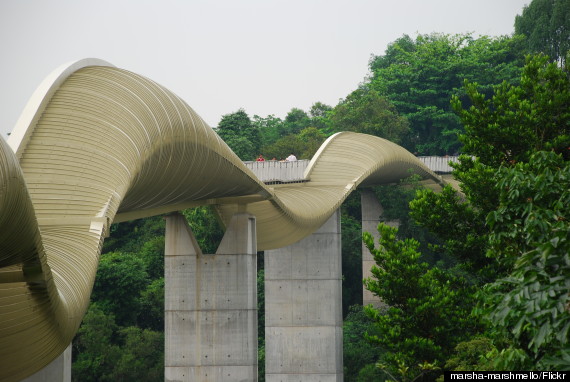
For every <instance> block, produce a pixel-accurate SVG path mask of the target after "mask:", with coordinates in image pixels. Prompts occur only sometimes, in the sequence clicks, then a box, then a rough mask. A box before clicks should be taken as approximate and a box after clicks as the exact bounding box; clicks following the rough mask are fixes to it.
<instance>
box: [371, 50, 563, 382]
mask: <svg viewBox="0 0 570 382" xmlns="http://www.w3.org/2000/svg"><path fill="white" fill-rule="evenodd" d="M466 94H467V95H468V97H469V102H468V104H467V108H463V105H462V103H461V100H460V99H459V97H454V99H453V104H454V108H455V110H456V111H457V113H458V115H459V117H460V118H461V121H462V123H463V124H464V126H465V133H464V134H462V135H461V136H460V139H461V141H462V142H463V143H464V146H463V150H464V151H465V152H466V153H467V154H469V156H468V155H464V156H462V157H461V158H460V163H459V164H458V165H456V166H455V167H456V169H455V171H454V176H455V177H456V179H457V180H459V181H460V186H461V189H462V191H463V193H464V196H463V197H461V196H460V195H459V193H458V192H457V191H455V190H453V189H452V188H451V187H446V188H444V190H443V192H441V193H435V192H433V191H430V190H420V191H418V193H417V197H416V199H415V200H414V201H412V202H411V203H410V206H411V209H412V216H413V217H414V219H415V220H416V221H417V222H418V223H420V224H422V225H424V226H425V227H427V228H429V229H430V230H431V231H432V232H434V233H436V234H437V235H438V236H439V237H440V238H441V239H442V240H443V245H442V250H444V251H446V252H447V253H448V255H449V256H452V257H456V258H457V259H458V260H459V261H460V262H458V265H457V266H456V267H454V269H451V270H450V272H448V273H445V270H443V269H441V268H440V267H433V268H428V267H427V265H426V264H421V263H418V262H417V260H418V259H419V254H418V253H417V252H416V248H417V243H415V242H413V241H412V242H406V241H404V242H400V241H397V240H395V234H394V232H393V231H391V230H390V229H389V228H388V227H385V226H380V227H379V230H380V231H381V234H382V235H383V237H382V238H381V239H380V246H379V247H378V248H374V247H373V243H372V241H371V239H370V236H366V237H365V241H366V242H367V244H368V246H369V247H370V249H371V251H372V253H373V255H374V256H375V260H376V262H377V263H378V265H379V266H378V268H377V269H375V270H374V272H373V274H374V279H371V280H369V281H367V287H368V288H369V289H370V290H372V291H373V292H374V293H375V294H377V295H378V296H380V297H382V299H383V300H384V301H386V302H387V303H388V305H389V306H390V307H389V309H388V311H387V313H385V314H382V313H380V312H378V311H376V310H374V309H372V308H368V312H369V314H370V316H371V317H373V318H374V320H375V323H376V327H377V329H378V330H380V331H381V332H382V333H384V334H383V336H382V337H379V338H378V341H379V342H380V343H381V344H382V345H383V346H384V347H386V346H393V347H394V350H393V352H391V353H390V354H388V355H383V357H381V359H384V360H385V364H384V367H385V368H386V369H387V371H388V372H390V373H391V375H395V373H396V372H398V371H399V373H400V378H401V379H403V380H405V379H409V378H415V377H417V376H419V375H422V373H425V370H426V369H432V368H433V367H434V366H437V367H444V368H452V369H453V368H455V369H457V368H459V366H458V365H463V366H462V367H465V365H466V364H469V363H470V364H471V366H470V367H472V368H473V369H475V370H485V369H495V370H497V369H500V370H528V369H541V370H560V369H561V368H562V369H565V368H567V367H568V365H569V364H568V360H569V359H570V345H569V341H568V332H569V329H570V312H569V310H568V304H569V301H570V297H569V295H568V290H569V289H568V288H569V287H570V281H569V280H570V268H569V267H568V264H570V262H569V261H570V259H569V258H568V256H569V255H568V254H569V251H568V249H569V247H568V246H569V244H568V237H569V233H570V224H569V223H568V205H569V201H570V199H569V195H570V191H569V190H570V183H569V180H568V178H569V173H568V168H569V167H570V165H569V162H568V161H569V159H570V158H569V155H568V154H569V150H570V145H569V143H570V142H569V140H568V138H569V133H570V77H569V75H568V73H567V72H566V71H565V70H563V69H561V68H559V67H558V66H557V65H556V64H549V63H548V59H547V58H546V57H543V56H538V57H529V58H528V60H527V64H526V65H525V67H524V70H523V72H522V75H521V80H520V82H519V85H509V84H507V83H504V82H503V83H502V84H500V85H497V86H495V87H494V93H493V95H492V96H491V97H490V98H489V99H488V98H486V97H485V96H484V95H483V94H482V93H480V92H479V91H478V89H477V85H476V84H471V83H469V82H467V83H466ZM393 264H397V265H398V266H397V267H396V266H394V265H393ZM407 271H409V272H411V273H405V272H407ZM414 272H415V273H414ZM430 272H435V273H436V274H441V275H442V277H443V278H442V279H441V280H440V282H442V283H445V286H446V287H449V286H453V285H457V284H456V281H455V280H457V277H458V275H462V274H468V275H469V277H467V278H465V282H466V284H464V285H461V286H460V288H459V289H458V291H457V292H458V293H462V294H464V295H462V297H461V300H462V301H470V302H471V303H472V304H474V303H475V302H476V305H477V309H475V310H474V311H473V312H469V310H465V311H463V312H462V313H460V314H458V315H457V316H453V312H461V307H462V305H461V303H460V302H459V301H453V300H449V298H448V301H451V302H452V304H450V305H449V306H445V307H440V309H439V310H438V312H439V311H441V310H445V311H446V313H447V317H446V320H447V321H446V322H445V324H447V325H452V326H453V327H454V325H457V327H456V329H457V330H458V331H459V333H461V334H460V335H458V336H457V337H454V338H463V339H464V340H465V341H464V342H463V343H459V344H457V342H454V340H453V339H448V341H445V344H446V345H450V346H455V345H456V344H457V347H456V349H455V351H456V354H452V353H451V350H452V349H451V348H447V349H443V348H442V349H440V350H439V351H438V352H436V353H437V354H442V353H443V354H442V358H440V359H435V357H432V358H431V359H430V358H426V355H425V354H423V355H421V356H420V354H422V352H423V351H424V350H425V349H426V343H425V342H423V340H424V339H422V338H421V337H419V336H418V335H417V334H416V333H417V332H416V330H418V329H420V328H422V326H423V325H425V322H424V321H422V322H417V323H413V324H411V325H410V326H408V327H406V329H407V330H402V331H401V333H402V336H401V337H400V338H398V337H397V336H395V335H394V334H399V332H398V331H397V330H395V329H394V328H400V327H403V326H404V323H403V321H402V320H403V319H407V320H408V321H410V320H411V318H410V317H421V312H419V311H412V312H410V311H405V310H402V308H401V306H402V305H403V304H404V306H405V307H407V308H408V309H409V308H412V309H413V308H416V307H417V306H424V307H425V309H427V308H428V307H429V308H431V307H437V304H440V303H441V301H442V300H444V301H445V298H443V296H448V295H449V294H451V295H452V296H453V294H452V291H451V290H446V289H445V288H443V289H440V286H439V285H438V284H437V283H436V284H435V287H434V284H433V281H431V285H432V286H431V287H430V286H428V285H430V284H425V283H424V284H422V288H417V289H416V290H410V288H412V289H413V288H414V286H415V285H416V283H418V282H419V281H420V280H422V279H423V278H424V277H426V276H428V275H429V274H430ZM399 275H401V277H402V279H401V280H400V279H398V278H397V277H398V276H399ZM411 280H413V281H411ZM390 283H392V284H390ZM473 288H478V289H480V292H478V293H474V292H473V291H474V289H473ZM426 293H427V296H426ZM429 297H433V298H434V300H433V301H432V302H431V303H430V304H426V305H421V303H422V301H423V299H426V298H429ZM406 303H407V304H408V305H409V306H408V305H405V304H406ZM416 304H417V305H416ZM402 312H406V313H407V314H404V313H402ZM438 312H430V317H431V318H432V319H435V318H438V317H439V314H441V313H439V314H438ZM469 313H472V314H473V317H472V318H470V319H468V320H466V321H463V320H462V318H465V317H468V316H467V315H468V314H469ZM428 322H429V321H428ZM479 322H480V323H482V324H485V325H486V327H481V329H479V328H478V327H476V326H474V323H477V324H478V323H479ZM425 333H428V334H429V336H430V337H429V340H428V341H427V344H428V345H429V346H433V344H432V341H435V340H436V339H437V338H438V337H437V336H438V333H441V331H439V330H437V328H436V327H434V328H429V329H428V330H426V331H425ZM465 336H467V337H465ZM383 341H388V342H383ZM483 345H484V346H483ZM406 349H407V350H408V354H410V356H409V357H408V358H406V353H405V351H406ZM467 349H469V352H474V351H475V352H476V351H480V352H482V353H479V354H478V355H477V356H478V357H479V361H478V362H476V363H473V360H472V359H471V361H468V360H467V359H466V357H468V353H466V350H467ZM435 350H436V349H435V348H432V351H434V352H435ZM392 357H399V358H392ZM469 357H471V358H472V357H473V354H472V353H471V356H469ZM426 359H427V360H428V361H432V360H433V363H430V364H422V363H421V362H420V361H422V360H426ZM446 359H447V360H448V361H446ZM452 359H453V361H452ZM414 367H415V368H416V370H414ZM404 370H405V371H406V373H409V372H410V371H411V372H412V373H411V375H408V374H405V373H404V372H403V371H404Z"/></svg>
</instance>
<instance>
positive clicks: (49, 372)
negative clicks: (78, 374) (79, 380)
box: [22, 344, 71, 382]
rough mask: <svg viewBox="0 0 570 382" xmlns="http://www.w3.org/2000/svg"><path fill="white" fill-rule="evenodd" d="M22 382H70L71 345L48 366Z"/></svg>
mask: <svg viewBox="0 0 570 382" xmlns="http://www.w3.org/2000/svg"><path fill="white" fill-rule="evenodd" d="M22 382H71V344H69V346H68V347H67V348H66V349H65V350H64V351H63V353H61V355H60V356H59V357H57V358H56V359H55V360H53V361H52V362H51V363H50V364H49V365H47V366H46V367H44V368H43V369H41V370H40V371H38V372H37V373H35V374H33V375H31V376H29V377H28V378H25V379H23V380H22Z"/></svg>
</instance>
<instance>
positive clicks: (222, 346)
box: [165, 213, 257, 382]
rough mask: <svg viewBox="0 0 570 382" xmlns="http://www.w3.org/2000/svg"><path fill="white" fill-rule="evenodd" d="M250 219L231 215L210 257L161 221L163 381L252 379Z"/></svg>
mask: <svg viewBox="0 0 570 382" xmlns="http://www.w3.org/2000/svg"><path fill="white" fill-rule="evenodd" d="M256 254H257V247H256V231H255V218H254V217H253V216H251V215H249V214H246V213H238V214H236V215H234V216H233V218H232V220H231V222H230V224H229V226H228V228H227V230H226V233H225V236H224V238H223V240H222V242H221V244H220V247H219V248H218V250H217V251H216V254H215V255H207V254H202V252H201V250H200V248H199V246H198V244H197V242H196V239H195V238H194V235H193V234H192V231H191V229H190V227H189V226H188V224H187V222H186V220H185V218H184V217H183V216H182V215H180V214H173V215H170V216H168V217H167V218H166V251H165V343H166V346H165V381H169V382H174V381H176V382H178V381H180V382H182V381H188V382H190V381H192V382H233V381H235V382H237V381H257V291H256V273H257V262H256Z"/></svg>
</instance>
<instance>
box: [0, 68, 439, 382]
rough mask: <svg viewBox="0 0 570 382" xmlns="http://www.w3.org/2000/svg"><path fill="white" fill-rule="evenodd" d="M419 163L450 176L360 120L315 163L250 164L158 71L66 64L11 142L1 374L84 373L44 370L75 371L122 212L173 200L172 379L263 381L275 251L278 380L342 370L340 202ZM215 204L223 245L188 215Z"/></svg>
mask: <svg viewBox="0 0 570 382" xmlns="http://www.w3.org/2000/svg"><path fill="white" fill-rule="evenodd" d="M426 160H429V159H425V160H424V161H426ZM271 166H274V167H279V169H280V170H281V171H282V172H283V171H285V172H284V173H285V174H288V173H287V171H289V170H287V167H288V166H290V167H293V166H295V168H296V169H295V170H290V171H292V172H291V173H290V174H288V175H285V176H281V177H274V176H272V175H271V171H269V172H268V171H266V169H265V167H271ZM431 167H434V165H431ZM283 168H285V170H283ZM410 169H411V170H412V171H413V172H414V173H416V174H419V175H420V176H421V177H422V178H423V179H425V181H426V182H431V184H432V185H434V187H439V186H441V185H442V184H443V182H444V181H443V179H442V178H441V176H440V175H438V174H436V173H435V172H433V171H431V170H430V169H429V168H428V166H426V165H425V164H424V163H423V162H422V161H421V160H419V159H418V158H416V157H415V156H414V155H412V154H411V153H409V152H408V151H406V150H405V149H403V148H402V147H400V146H398V145H396V144H394V143H391V142H389V141H387V140H384V139H381V138H378V137H374V136H369V135H363V134H357V133H350V132H345V133H338V134H335V135H333V136H332V137H330V138H329V139H327V140H326V142H325V143H323V145H322V146H321V147H320V149H319V150H318V152H317V153H316V154H315V156H314V157H313V158H312V159H311V160H310V161H299V162H298V163H295V164H281V163H278V162H264V163H263V164H259V163H249V164H244V163H243V162H242V161H241V160H240V159H239V158H238V157H237V156H236V155H235V154H234V153H233V152H232V151H231V150H230V149H229V147H228V146H227V145H226V144H225V143H224V142H223V141H222V139H220V137H219V136H218V135H217V134H216V133H215V132H214V131H213V130H212V129H211V128H210V127H209V126H208V125H207V124H206V123H205V122H204V121H203V120H202V119H201V118H200V117H199V116H198V115H197V114H196V113H195V112H194V110H192V109H191V108H190V107H189V106H188V105H187V104H186V103H185V102H184V101H182V100H181V99H180V98H178V97H177V96H176V95H175V94H173V93H172V92H170V91H169V90H167V89H165V88H164V87H162V86H160V85H158V84H156V83H155V82H153V81H151V80H149V79H147V78H144V77H142V76H140V75H137V74H135V73H132V72H129V71H127V70H123V69H119V68H116V67H114V66H113V65H111V64H109V63H107V62H105V61H101V60H98V59H85V60H81V61H77V62H75V63H72V64H69V65H65V66H63V67H61V68H59V69H58V70H56V71H55V72H54V73H52V74H51V75H50V76H49V77H48V78H46V80H45V81H44V82H43V83H42V84H41V85H40V87H39V88H38V89H37V90H36V92H35V93H34V95H33V96H32V98H31V100H30V101H29V103H28V105H27V106H26V108H25V110H24V112H23V114H22V116H21V118H20V120H19V121H18V123H17V125H16V127H15V128H14V130H13V132H12V133H11V135H10V137H9V139H8V141H7V142H6V141H4V139H0V381H20V380H23V379H25V378H27V379H26V380H27V381H28V380H29V381H39V380H55V379H58V380H68V379H69V372H67V374H66V373H65V372H63V374H65V375H63V377H59V376H58V377H49V376H48V377H46V376H44V377H41V376H39V375H41V373H42V372H43V371H44V370H47V369H49V367H51V366H52V365H54V364H55V362H56V361H58V360H62V359H63V361H61V362H64V363H65V362H67V366H65V367H66V368H67V369H69V349H70V343H71V340H72V339H73V337H74V335H75V333H76V332H77V330H78V328H79V325H80V323H81V320H82V318H83V316H84V314H85V312H86V309H87V306H88V304H89V299H90V294H91V289H92V287H93V282H94V279H95V273H96V270H97V265H98V261H99V257H100V253H101V247H102V243H103V240H104V238H105V237H106V236H107V235H108V233H109V228H110V225H111V224H112V223H117V222H122V221H127V220H132V219H138V218H143V217H148V216H153V215H157V214H166V213H170V214H168V215H167V217H166V251H165V281H166V287H165V290H166V292H165V293H166V296H165V380H167V381H256V380H257V295H256V253H257V251H265V265H266V281H265V284H266V291H265V295H266V313H265V317H266V329H265V330H266V332H265V333H266V380H267V381H268V382H273V381H283V382H285V381H287V382H292V381H323V382H325V381H342V379H343V376H342V314H341V301H340V299H341V279H342V275H341V267H340V228H339V227H340V218H339V214H338V212H337V210H338V208H339V207H340V205H341V204H342V202H343V201H344V200H345V198H346V197H347V196H348V195H349V194H350V193H351V192H352V191H353V190H355V189H356V188H364V187H367V186H372V185H381V184H389V183H394V182H398V181H399V180H400V179H403V178H406V177H408V176H409V175H410V172H409V171H410ZM434 170H435V171H438V169H437V168H434ZM295 171H296V173H295ZM439 171H443V172H445V171H447V169H444V170H439ZM256 173H257V174H258V175H259V176H257V175H256ZM272 177H273V179H272ZM266 183H267V184H266ZM201 205H210V206H212V207H213V208H214V209H215V211H216V212H217V213H218V215H219V216H220V218H221V221H222V223H223V224H224V226H225V227H226V233H225V236H224V238H223V239H222V242H221V244H220V247H219V248H218V250H217V251H216V253H215V254H203V253H202V252H201V250H200V248H199V247H198V246H197V244H196V240H195V239H194V237H193V235H192V232H191V230H190V229H189V227H188V226H187V224H186V222H185V221H184V219H183V218H182V217H181V215H179V214H177V213H176V211H179V210H181V209H185V208H190V207H196V206H201ZM363 209H364V207H363ZM370 210H371V211H376V210H375V209H374V208H372V209H370ZM363 215H364V214H363ZM371 219H372V220H374V219H376V220H377V219H378V215H375V217H372V218H371ZM374 224H377V221H376V222H375V223H374ZM66 349H68V350H66ZM66 354H67V355H66ZM64 355H66V356H65V357H64ZM66 357H67V358H66ZM46 366H47V367H46ZM35 373H37V374H35ZM30 376H31V377H30ZM35 376H39V377H37V378H36V379H34V378H35ZM41 378H43V379H41Z"/></svg>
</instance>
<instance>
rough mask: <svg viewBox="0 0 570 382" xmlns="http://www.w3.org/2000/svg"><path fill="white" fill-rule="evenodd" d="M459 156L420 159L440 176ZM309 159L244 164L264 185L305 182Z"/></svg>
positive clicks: (448, 169)
mask: <svg viewBox="0 0 570 382" xmlns="http://www.w3.org/2000/svg"><path fill="white" fill-rule="evenodd" d="M458 158H459V157H457V156H446V157H427V156H426V157H418V159H419V160H420V161H422V162H423V163H424V164H425V165H426V166H427V167H428V168H429V169H430V170H432V171H433V172H435V173H438V174H445V173H450V172H451V171H452V170H453V169H452V168H451V166H450V165H449V162H450V161H451V162H457V161H458V160H459V159H458ZM309 162H310V161H309V160H308V159H302V160H297V161H294V162H286V161H285V162H280V161H274V160H266V161H263V162H255V161H248V162H243V163H244V164H245V165H246V166H247V167H248V168H249V169H250V170H251V171H253V173H254V174H255V175H256V176H257V177H258V178H259V180H261V181H262V182H264V183H291V182H304V181H306V179H305V178H304V173H305V170H306V168H307V166H308V165H309Z"/></svg>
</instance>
